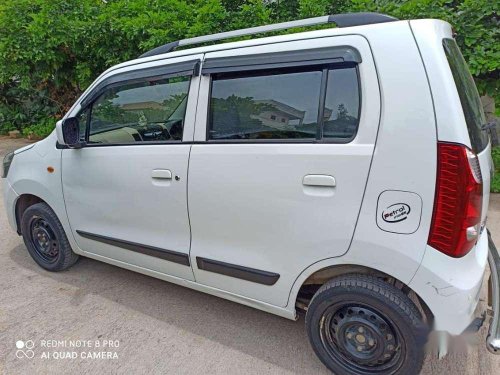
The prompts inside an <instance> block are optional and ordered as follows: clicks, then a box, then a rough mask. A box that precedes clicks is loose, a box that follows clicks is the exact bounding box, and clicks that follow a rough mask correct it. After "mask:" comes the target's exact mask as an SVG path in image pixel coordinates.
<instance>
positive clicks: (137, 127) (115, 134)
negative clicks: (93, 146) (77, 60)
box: [89, 77, 190, 144]
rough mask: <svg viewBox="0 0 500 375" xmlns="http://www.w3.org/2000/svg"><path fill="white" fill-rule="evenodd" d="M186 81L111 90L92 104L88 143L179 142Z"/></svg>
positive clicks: (126, 85)
mask: <svg viewBox="0 0 500 375" xmlns="http://www.w3.org/2000/svg"><path fill="white" fill-rule="evenodd" d="M189 81H190V79H189V77H178V78H168V79H161V80H147V79H145V80H144V81H141V82H134V83H124V84H122V85H119V86H115V87H110V88H109V89H107V90H106V91H105V92H104V93H103V94H102V95H101V96H99V97H98V98H97V100H96V101H95V102H94V103H93V104H92V112H91V119H90V129H89V143H114V144H124V143H134V142H153V141H180V140H182V131H183V126H184V114H185V112H186V104H187V95H188V90H189Z"/></svg>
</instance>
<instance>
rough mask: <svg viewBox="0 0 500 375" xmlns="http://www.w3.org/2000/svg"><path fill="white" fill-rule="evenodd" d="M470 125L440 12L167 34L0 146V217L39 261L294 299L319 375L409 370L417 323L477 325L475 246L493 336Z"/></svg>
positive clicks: (470, 94) (415, 355)
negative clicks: (48, 122)
mask: <svg viewBox="0 0 500 375" xmlns="http://www.w3.org/2000/svg"><path fill="white" fill-rule="evenodd" d="M329 22H330V23H335V24H336V25H337V26H338V27H337V28H331V29H322V30H319V31H310V32H301V33H296V34H291V35H282V36H272V37H268V38H260V39H251V40H245V41H240V42H231V43H224V44H217V45H210V46H205V47H198V48H191V49H184V50H180V51H175V52H174V51H173V49H175V48H176V47H177V46H186V45H190V44H196V43H203V42H210V41H215V40H222V39H226V38H231V37H238V36H242V35H252V34H256V33H263V32H270V31H271V32H274V31H278V30H282V29H286V28H291V27H296V26H301V27H302V26H311V25H316V24H320V23H329ZM488 127H489V126H488V124H485V117H484V114H483V112H482V108H481V104H480V101H479V96H478V93H477V90H476V87H475V85H474V82H473V79H472V77H471V75H470V74H469V71H468V69H467V66H466V64H465V62H464V59H463V57H462V55H461V54H460V51H459V49H458V47H457V44H456V43H455V40H454V39H453V33H452V28H451V26H450V25H449V24H448V23H446V22H443V21H439V20H414V21H398V20H396V19H394V18H392V17H388V16H385V15H380V14H375V13H359V14H342V15H333V16H325V17H318V18H313V19H307V20H300V21H294V22H287V23H283V24H276V25H270V26H263V27H257V28H251V29H245V30H237V31H234V32H229V33H221V34H215V35H209V36H206V37H199V38H193V39H186V40H181V41H178V42H175V43H170V44H168V45H165V46H161V47H159V48H156V49H154V50H152V51H150V52H148V53H146V54H145V55H143V56H141V57H140V58H139V59H137V60H133V61H129V62H126V63H123V64H120V65H117V66H114V67H112V68H110V69H108V70H107V71H106V72H104V73H103V74H102V75H101V76H100V77H99V78H98V79H97V80H96V81H95V82H94V83H93V84H92V85H91V86H90V87H89V88H88V89H87V90H86V91H85V93H84V94H83V95H82V96H81V98H80V99H78V100H77V102H76V103H75V105H74V106H73V107H72V108H71V110H70V111H69V112H68V113H67V115H66V116H65V118H64V119H63V120H62V121H61V122H59V123H58V124H57V129H56V132H54V133H53V134H52V135H50V136H49V137H48V138H46V139H44V140H43V141H40V142H38V143H36V144H34V145H30V146H27V147H24V148H22V149H19V150H17V151H15V152H14V153H11V154H8V155H7V156H6V157H5V160H4V163H3V164H4V174H3V177H4V179H3V182H4V194H5V202H6V207H7V214H8V218H9V221H10V224H11V225H12V227H13V228H14V229H15V230H17V232H18V233H19V234H21V235H22V236H23V238H24V241H25V244H26V247H27V249H28V251H29V253H30V254H31V256H32V257H33V259H34V260H35V262H37V263H38V264H39V265H40V266H41V267H43V268H45V269H46V270H49V271H60V270H64V269H67V268H68V267H70V266H72V265H73V264H74V263H75V262H76V261H77V259H78V256H79V255H82V256H86V257H89V258H93V259H97V260H101V261H104V262H107V263H111V264H114V265H117V266H120V267H124V268H127V269H130V270H134V271H137V272H141V273H144V274H147V275H151V276H154V277H157V278H160V279H163V280H166V281H170V282H173V283H177V284H180V285H184V286H187V287H190V288H193V289H196V290H199V291H203V292H206V293H210V294H214V295H217V296H220V297H223V298H227V299H229V300H232V301H236V302H240V303H243V304H245V305H249V306H252V307H255V308H258V309H261V310H264V311H267V312H270V313H273V314H277V315H280V316H283V317H286V318H289V319H297V312H298V311H306V318H305V320H306V327H307V332H308V335H309V339H310V341H311V344H312V346H313V348H314V350H315V352H316V353H317V355H318V356H319V358H320V359H321V361H323V363H324V364H325V365H326V366H327V367H328V368H329V369H331V370H332V371H334V372H335V373H338V374H341V373H342V374H343V373H349V374H351V373H352V374H371V373H378V374H393V373H402V374H410V373H416V372H418V371H419V370H420V368H421V365H422V360H423V355H424V351H423V345H424V343H425V340H426V337H427V335H428V333H429V331H430V330H431V329H433V330H437V331H441V332H446V333H449V334H452V335H457V334H461V333H462V332H463V331H464V330H466V329H467V328H468V327H473V326H474V325H477V324H476V323H478V320H477V319H476V317H480V316H481V311H476V306H478V303H477V302H478V299H479V293H480V289H481V285H482V281H483V275H484V273H485V268H486V265H487V263H488V260H489V264H490V267H491V270H492V273H491V274H492V283H491V288H492V301H491V304H492V307H493V309H492V310H493V313H492V315H493V317H492V321H491V324H490V331H489V336H488V340H487V341H488V342H487V345H488V348H489V349H490V351H492V352H495V351H498V350H499V349H500V331H499V321H498V314H499V312H500V311H499V310H500V309H499V305H498V304H499V289H498V288H499V282H498V274H499V269H500V260H499V257H498V252H497V251H496V249H495V248H494V245H493V243H492V241H491V239H489V235H488V232H487V230H485V223H486V213H487V211H488V199H489V189H490V176H491V173H492V171H493V165H492V160H491V157H490V151H491V145H490V141H489V135H488ZM479 305H480V304H479ZM481 320H484V315H483V318H480V319H479V323H481Z"/></svg>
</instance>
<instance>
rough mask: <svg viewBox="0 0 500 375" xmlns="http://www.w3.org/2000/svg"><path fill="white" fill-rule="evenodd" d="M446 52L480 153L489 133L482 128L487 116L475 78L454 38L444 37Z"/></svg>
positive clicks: (474, 141) (472, 143)
mask: <svg viewBox="0 0 500 375" xmlns="http://www.w3.org/2000/svg"><path fill="white" fill-rule="evenodd" d="M443 46H444V52H445V54H446V58H447V59H448V63H449V65H450V69H451V73H452V75H453V79H454V80H455V85H456V86H457V91H458V96H459V97H460V102H461V104H462V110H463V111H464V116H465V122H466V123H467V130H468V131H469V137H470V142H471V145H472V149H473V150H474V151H475V152H476V153H479V152H481V151H482V150H484V148H485V147H486V146H487V145H488V141H489V139H488V135H487V133H486V132H485V131H483V130H481V127H482V126H483V124H485V123H486V118H485V116H484V112H483V106H482V104H481V100H480V99H479V93H478V92H477V88H476V85H475V84H474V79H473V78H472V76H471V74H470V72H469V69H468V67H467V64H466V62H465V60H464V58H463V56H462V53H461V52H460V49H459V48H458V45H457V43H456V42H455V40H454V39H443Z"/></svg>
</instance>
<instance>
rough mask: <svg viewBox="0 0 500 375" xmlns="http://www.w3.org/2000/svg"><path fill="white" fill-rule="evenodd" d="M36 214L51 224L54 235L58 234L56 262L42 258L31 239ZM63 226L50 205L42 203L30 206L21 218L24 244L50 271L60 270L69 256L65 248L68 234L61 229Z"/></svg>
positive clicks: (36, 259)
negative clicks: (32, 223)
mask: <svg viewBox="0 0 500 375" xmlns="http://www.w3.org/2000/svg"><path fill="white" fill-rule="evenodd" d="M35 216H37V217H40V218H42V219H44V220H45V221H46V222H47V223H48V224H49V225H50V227H51V229H52V231H53V232H54V235H55V236H56V240H57V242H58V247H59V251H58V254H57V258H56V261H55V262H50V263H49V262H47V261H45V260H44V259H42V258H41V257H40V255H39V254H38V253H37V251H36V250H35V248H34V246H33V243H32V241H31V228H30V222H31V220H32V218H33V217H35ZM61 228H62V226H61V224H60V222H59V221H58V219H57V217H56V215H55V214H54V213H53V212H51V210H50V208H48V206H45V205H42V204H35V205H33V206H30V207H28V208H27V209H26V211H25V212H24V214H23V216H22V218H21V233H22V234H23V240H24V244H25V245H26V248H27V249H28V252H29V253H30V255H31V257H32V258H33V260H34V261H35V262H36V263H37V264H38V265H39V266H40V267H42V268H44V269H46V270H48V271H60V270H61V269H63V268H64V265H65V264H66V263H67V259H66V257H67V256H68V253H67V251H65V248H64V244H65V243H66V242H67V239H66V234H65V233H64V232H62V231H61Z"/></svg>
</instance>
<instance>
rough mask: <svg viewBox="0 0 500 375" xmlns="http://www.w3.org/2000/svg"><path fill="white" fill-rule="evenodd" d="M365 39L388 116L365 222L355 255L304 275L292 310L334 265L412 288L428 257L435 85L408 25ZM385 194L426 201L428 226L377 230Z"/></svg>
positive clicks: (379, 29) (384, 28)
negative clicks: (316, 277)
mask: <svg viewBox="0 0 500 375" xmlns="http://www.w3.org/2000/svg"><path fill="white" fill-rule="evenodd" d="M363 36H364V37H365V38H366V39H367V40H368V42H369V44H370V46H371V49H372V53H373V57H374V60H375V64H376V69H377V74H378V80H379V86H380V95H381V115H380V125H379V132H378V136H377V142H376V146H375V152H374V157H373V161H372V165H371V169H370V173H369V177H368V183H367V187H366V191H365V195H364V199H363V203H362V207H361V212H360V216H359V219H358V223H357V226H356V230H355V233H354V237H353V240H352V243H351V246H350V248H349V251H348V252H347V253H346V254H345V255H344V256H342V257H338V258H330V259H325V260H322V261H319V262H317V263H315V264H313V265H311V266H310V267H309V268H307V269H306V270H304V272H303V273H302V274H301V275H300V276H299V277H298V279H297V281H296V282H295V284H294V287H293V289H292V292H291V296H292V298H291V299H290V301H289V305H291V304H292V303H294V302H295V297H296V295H297V293H298V290H299V289H300V286H301V285H302V283H303V282H304V281H305V280H306V279H307V277H308V276H310V275H311V274H312V273H314V272H315V271H317V270H320V269H322V268H325V267H329V266H332V265H339V264H356V265H363V266H366V267H369V268H373V269H377V270H379V271H382V272H385V273H387V274H389V275H391V276H393V277H395V278H397V279H399V280H400V281H402V282H404V283H409V282H410V280H411V279H412V277H413V276H414V274H415V272H416V271H417V269H418V267H419V265H420V263H421V261H422V258H423V255H424V252H425V248H426V243H427V237H428V234H429V228H430V221H431V217H432V210H433V203H434V189H435V177H436V152H437V148H436V141H437V137H436V123H435V117H434V110H433V101H432V96H431V92H430V88H429V82H428V80H427V76H426V72H425V69H424V66H423V64H422V59H421V56H420V53H419V50H418V48H417V45H416V43H415V39H414V37H413V34H412V32H411V29H410V27H409V23H408V22H406V21H405V22H394V23H385V24H381V25H372V26H370V27H367V28H366V31H365V32H363ZM386 190H398V191H406V192H413V193H416V194H418V196H419V197H420V198H421V201H422V207H421V208H422V211H421V220H420V225H419V227H418V229H417V230H416V231H415V232H413V233H411V234H398V233H390V232H387V231H383V230H381V229H380V228H379V227H378V226H377V223H376V218H377V201H378V198H379V196H380V194H381V193H382V192H384V191H386Z"/></svg>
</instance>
